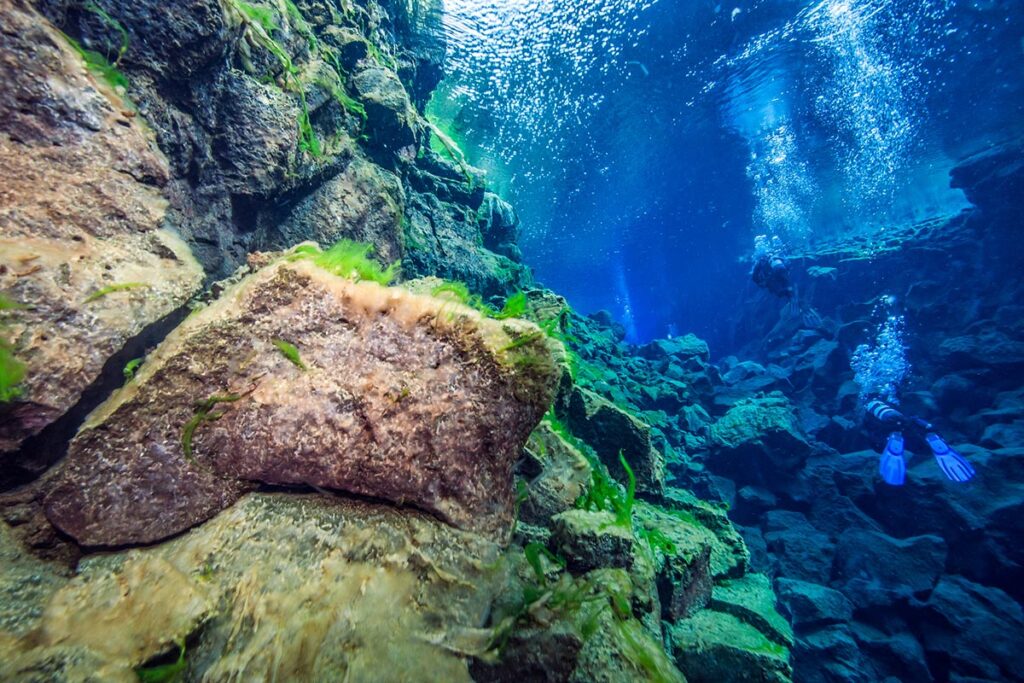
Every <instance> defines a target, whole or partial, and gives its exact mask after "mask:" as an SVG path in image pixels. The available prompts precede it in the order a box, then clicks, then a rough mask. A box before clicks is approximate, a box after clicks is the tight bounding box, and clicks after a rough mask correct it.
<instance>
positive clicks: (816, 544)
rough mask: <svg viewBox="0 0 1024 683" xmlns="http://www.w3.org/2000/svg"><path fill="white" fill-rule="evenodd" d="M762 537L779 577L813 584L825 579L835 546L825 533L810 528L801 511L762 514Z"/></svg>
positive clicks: (829, 570)
mask: <svg viewBox="0 0 1024 683" xmlns="http://www.w3.org/2000/svg"><path fill="white" fill-rule="evenodd" d="M764 540H765V542H766V543H767V545H768V552H769V553H770V554H771V556H772V560H773V562H774V564H775V565H776V567H777V568H778V573H779V574H781V575H782V576H785V577H788V578H796V579H802V580H804V581H810V582H813V583H821V584H824V583H827V582H828V580H829V578H830V576H831V574H832V555H833V553H834V552H835V546H834V545H833V543H832V540H831V539H830V538H829V536H828V534H825V533H822V532H821V531H818V530H817V529H816V528H814V526H812V525H811V524H810V523H809V522H808V521H807V518H806V517H805V516H804V515H803V514H801V513H799V512H792V511H788V510H771V511H769V512H768V513H766V514H765V517H764Z"/></svg>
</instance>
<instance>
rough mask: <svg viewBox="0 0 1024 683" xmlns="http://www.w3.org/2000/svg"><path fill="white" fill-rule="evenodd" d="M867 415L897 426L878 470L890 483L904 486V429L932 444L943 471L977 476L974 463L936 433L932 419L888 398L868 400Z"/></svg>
mask: <svg viewBox="0 0 1024 683" xmlns="http://www.w3.org/2000/svg"><path fill="white" fill-rule="evenodd" d="M867 415H868V417H869V418H870V419H871V420H872V421H873V422H874V423H876V424H877V425H880V426H883V427H885V428H886V429H892V430H894V431H892V432H890V434H889V437H888V439H886V443H885V449H884V450H883V451H882V457H881V460H880V461H879V464H878V472H879V474H881V475H882V480H883V481H885V483H886V484H892V485H893V486H902V485H903V482H904V479H905V477H906V472H907V464H906V461H905V460H904V459H903V432H904V431H907V432H908V433H910V434H912V435H913V436H914V437H915V438H917V439H919V440H921V441H923V442H924V443H927V444H928V447H929V448H930V449H931V451H932V455H934V456H935V461H936V462H938V463H939V468H940V469H941V470H942V473H943V474H945V475H946V477H948V478H949V479H950V480H951V481H955V482H965V481H968V480H969V479H971V477H973V476H974V468H973V467H972V466H971V464H970V463H969V462H967V460H966V459H964V456H962V455H961V454H960V453H957V452H956V451H955V450H953V449H952V448H951V447H950V446H949V444H947V443H946V442H945V440H943V438H942V437H941V436H939V435H938V434H936V433H935V431H934V427H933V426H932V424H931V423H930V422H927V421H926V420H923V419H921V418H919V417H910V416H907V415H904V414H903V413H901V412H900V411H898V410H896V409H895V408H893V407H892V406H891V405H889V404H888V403H886V402H885V401H879V400H874V401H871V402H869V403H868V405H867Z"/></svg>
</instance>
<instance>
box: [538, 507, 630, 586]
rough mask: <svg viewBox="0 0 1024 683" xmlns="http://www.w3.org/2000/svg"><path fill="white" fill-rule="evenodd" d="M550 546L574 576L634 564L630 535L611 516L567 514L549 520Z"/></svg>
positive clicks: (578, 511)
mask: <svg viewBox="0 0 1024 683" xmlns="http://www.w3.org/2000/svg"><path fill="white" fill-rule="evenodd" d="M551 545H552V547H554V548H555V549H556V550H557V552H558V553H559V554H561V555H562V556H564V557H565V560H566V562H567V563H568V567H569V568H570V569H572V570H573V571H574V572H581V573H582V572H588V571H591V570H592V569H600V568H602V567H610V568H615V567H621V568H624V569H628V568H629V567H630V566H632V564H633V556H632V549H633V532H632V531H630V529H629V527H628V526H624V525H622V524H618V523H617V522H616V521H615V515H613V514H612V513H610V512H590V511H588V510H568V511H566V512H562V513H560V514H557V515H555V516H554V517H552V518H551Z"/></svg>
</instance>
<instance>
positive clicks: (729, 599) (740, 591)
mask: <svg viewBox="0 0 1024 683" xmlns="http://www.w3.org/2000/svg"><path fill="white" fill-rule="evenodd" d="M710 606H711V609H714V610H717V611H719V612H728V613H729V614H732V615H733V616H734V617H736V618H738V619H739V620H740V621H743V622H746V623H748V624H750V625H751V626H753V627H754V628H756V629H757V630H758V631H760V632H761V633H763V634H764V635H765V636H767V637H768V638H769V639H770V640H773V641H775V642H776V643H778V644H779V645H785V646H786V647H792V646H793V629H792V628H791V627H790V625H789V622H787V621H786V620H785V619H784V618H783V617H782V615H781V614H779V612H778V610H776V608H775V593H774V591H772V584H771V581H770V580H769V579H768V577H767V576H765V575H764V574H747V575H745V576H743V577H741V578H738V579H728V580H726V581H723V582H722V583H719V584H718V585H717V586H715V588H714V590H713V591H712V593H711V605H710Z"/></svg>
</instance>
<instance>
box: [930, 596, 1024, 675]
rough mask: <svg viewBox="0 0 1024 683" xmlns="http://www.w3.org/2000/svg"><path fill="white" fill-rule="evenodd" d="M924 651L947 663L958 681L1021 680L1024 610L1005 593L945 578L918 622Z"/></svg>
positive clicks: (1023, 646)
mask: <svg viewBox="0 0 1024 683" xmlns="http://www.w3.org/2000/svg"><path fill="white" fill-rule="evenodd" d="M920 628H921V631H922V633H921V641H922V642H923V644H924V648H925V650H926V651H928V652H931V653H936V654H939V655H941V656H942V657H943V659H945V660H946V661H948V662H949V668H950V670H951V671H953V672H955V673H957V674H959V675H961V676H975V677H978V678H984V679H989V680H1015V681H1019V680H1021V679H1022V675H1021V670H1020V657H1021V652H1024V610H1022V609H1021V606H1020V604H1018V603H1017V602H1016V601H1014V600H1013V599H1012V598H1011V597H1010V596H1008V595H1007V594H1006V593H1004V592H1003V591H1001V590H999V589H997V588H990V587H987V586H980V585H978V584H976V583H972V582H971V581H968V580H967V579H964V578H963V577H959V576H944V577H942V579H941V580H940V581H939V583H938V585H936V586H935V590H933V591H932V593H931V595H930V596H929V598H928V602H927V605H926V610H925V615H924V616H923V618H922V619H921V625H920Z"/></svg>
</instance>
